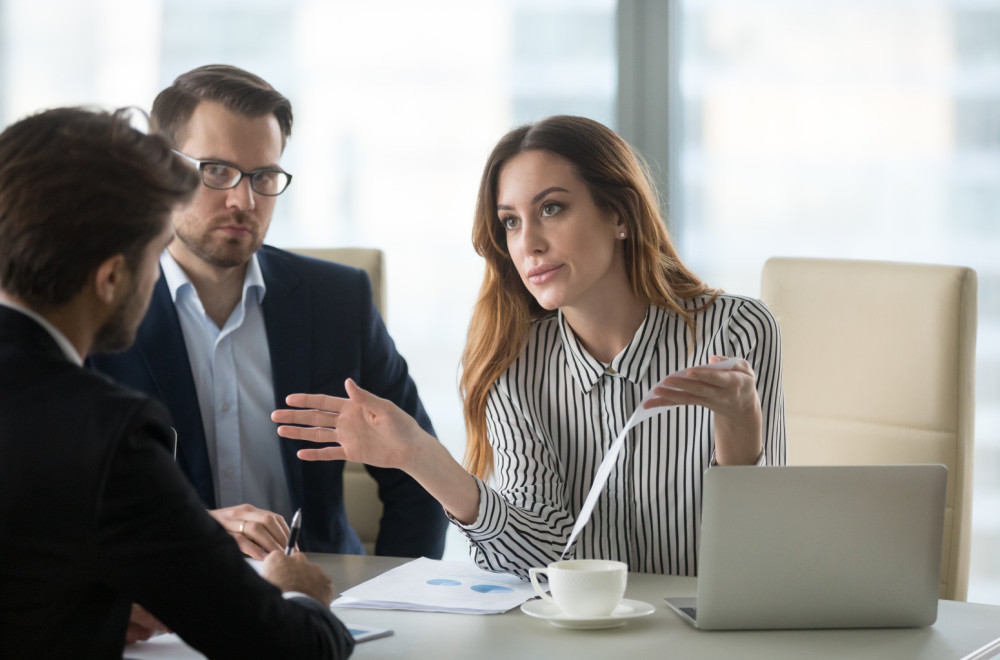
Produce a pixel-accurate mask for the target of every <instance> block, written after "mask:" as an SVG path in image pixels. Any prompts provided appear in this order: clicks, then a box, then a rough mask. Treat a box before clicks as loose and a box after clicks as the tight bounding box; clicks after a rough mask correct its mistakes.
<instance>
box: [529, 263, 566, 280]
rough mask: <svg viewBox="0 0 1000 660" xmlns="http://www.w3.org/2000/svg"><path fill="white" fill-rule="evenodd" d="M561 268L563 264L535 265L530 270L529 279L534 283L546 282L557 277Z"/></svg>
mask: <svg viewBox="0 0 1000 660" xmlns="http://www.w3.org/2000/svg"><path fill="white" fill-rule="evenodd" d="M560 268H562V264H559V265H551V264H546V265H544V266H535V267H534V268H532V269H531V270H529V271H528V281H529V282H531V283H532V284H544V283H545V282H548V281H549V280H551V279H552V278H553V277H555V276H556V273H557V272H558V271H559V269H560Z"/></svg>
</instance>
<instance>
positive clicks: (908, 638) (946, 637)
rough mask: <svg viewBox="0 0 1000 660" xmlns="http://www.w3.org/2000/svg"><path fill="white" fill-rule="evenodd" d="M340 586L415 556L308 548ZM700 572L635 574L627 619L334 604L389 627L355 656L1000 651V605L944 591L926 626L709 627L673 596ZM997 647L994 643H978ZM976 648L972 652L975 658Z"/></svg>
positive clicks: (869, 659)
mask: <svg viewBox="0 0 1000 660" xmlns="http://www.w3.org/2000/svg"><path fill="white" fill-rule="evenodd" d="M308 556H309V557H310V559H311V560H312V561H315V562H316V563H318V564H319V565H320V566H322V567H323V570H324V571H325V572H326V574H327V575H329V576H330V577H331V578H332V579H333V581H334V585H335V587H336V590H337V592H340V591H343V590H346V589H349V588H350V587H353V586H355V585H357V584H360V583H362V582H364V581H366V580H369V579H371V578H373V577H375V576H376V575H379V574H381V573H383V572H385V571H387V570H389V569H391V568H395V567H396V566H399V565H401V564H403V563H405V562H407V561H409V560H407V559H397V558H392V557H363V556H353V555H325V554H309V555H308ZM696 591H697V579H696V578H685V577H674V576H667V575H651V574H644V573H630V574H629V578H628V588H627V590H626V592H625V597H626V598H631V599H634V600H641V601H645V602H647V603H651V604H652V605H653V606H654V607H655V608H656V611H655V612H654V613H653V614H651V615H649V616H647V617H642V618H638V619H631V620H629V621H628V622H626V624H625V625H624V626H622V627H620V628H611V629H606V630H568V629H564V628H557V627H556V626H553V625H551V624H550V623H549V622H547V621H544V620H541V619H536V618H533V617H530V616H528V615H526V614H524V613H523V612H521V611H520V609H513V610H511V611H509V612H507V613H505V614H491V615H467V614H441V613H432V612H408V611H397V610H370V609H359V608H334V612H335V613H336V614H337V616H339V617H340V618H341V619H342V620H344V621H347V622H350V623H354V624H358V625H367V626H372V627H377V628H390V629H392V630H393V631H394V633H393V634H392V635H391V636H389V637H383V638H381V639H375V640H371V641H368V642H363V643H361V644H358V645H357V646H356V647H355V651H354V655H353V656H352V657H354V658H360V659H364V658H394V659H397V658H438V659H442V660H444V659H448V658H455V659H461V660H467V659H468V658H477V659H479V658H481V659H484V660H485V659H488V658H536V657H537V658H544V657H551V658H573V659H574V660H584V659H586V658H616V657H617V658H622V659H624V658H652V657H656V658H746V659H753V658H768V659H770V658H776V657H782V658H810V659H814V658H815V659H821V658H837V659H838V660H842V659H844V658H865V659H866V660H873V659H877V658H907V659H908V660H912V659H920V658H927V659H933V660H941V659H944V658H954V659H955V660H959V659H962V658H969V660H972V658H977V659H978V658H987V657H994V656H996V655H1000V643H998V642H997V640H998V638H1000V607H997V606H992V605H977V604H971V603H962V602H956V601H948V600H942V601H940V606H939V607H938V620H937V622H936V623H935V624H934V625H933V626H930V627H927V628H898V629H872V630H788V631H730V632H702V631H699V630H696V629H694V628H692V627H691V626H689V625H688V624H687V623H685V622H684V621H682V620H681V618H680V617H678V616H677V615H676V614H675V613H674V612H673V611H672V610H671V609H669V608H668V607H667V605H666V603H664V602H663V599H664V597H667V596H693V595H695V593H696ZM991 646H996V648H994V649H992V651H980V653H979V654H975V652H976V651H977V650H981V649H984V648H987V647H991ZM970 654H973V655H971V657H970Z"/></svg>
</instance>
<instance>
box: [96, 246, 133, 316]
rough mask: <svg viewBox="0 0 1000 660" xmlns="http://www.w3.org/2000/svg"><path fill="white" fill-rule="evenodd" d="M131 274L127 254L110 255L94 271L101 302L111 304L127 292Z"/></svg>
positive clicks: (97, 294) (97, 292)
mask: <svg viewBox="0 0 1000 660" xmlns="http://www.w3.org/2000/svg"><path fill="white" fill-rule="evenodd" d="M130 274H131V273H130V271H129V268H128V264H127V263H126V262H125V255H122V254H116V255H114V256H113V257H108V258H107V259H105V260H104V261H102V262H101V264H100V265H99V266H98V267H97V270H96V271H94V293H95V295H96V296H97V298H98V299H99V300H100V301H101V302H103V303H105V304H108V305H110V304H111V303H113V302H114V301H115V300H117V299H118V297H120V296H121V295H122V294H123V293H124V292H125V289H126V288H127V287H128V285H129V276H130Z"/></svg>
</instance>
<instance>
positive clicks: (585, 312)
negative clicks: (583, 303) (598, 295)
mask: <svg viewBox="0 0 1000 660" xmlns="http://www.w3.org/2000/svg"><path fill="white" fill-rule="evenodd" d="M647 310H648V307H647V305H645V304H643V303H641V302H639V300H637V299H636V297H635V295H634V294H632V292H631V291H629V293H628V295H623V296H616V297H614V298H611V299H608V300H605V301H603V302H602V303H600V304H594V305H591V306H590V307H589V308H588V309H582V308H579V307H564V308H562V313H563V316H565V317H566V322H567V323H569V326H570V327H571V328H573V334H575V335H576V338H577V340H578V341H579V342H580V343H581V344H582V345H583V347H584V348H585V349H587V352H588V353H590V354H591V355H592V356H593V357H594V359H596V360H599V361H600V362H603V363H604V364H609V363H610V362H611V361H612V360H613V359H614V358H615V356H616V355H618V354H619V353H621V352H622V349H624V348H625V347H626V346H628V345H629V343H630V342H631V341H632V338H633V337H635V333H636V331H637V330H638V329H639V326H640V325H642V322H643V320H645V318H646V312H647Z"/></svg>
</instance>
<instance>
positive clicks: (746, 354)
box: [459, 294, 785, 576]
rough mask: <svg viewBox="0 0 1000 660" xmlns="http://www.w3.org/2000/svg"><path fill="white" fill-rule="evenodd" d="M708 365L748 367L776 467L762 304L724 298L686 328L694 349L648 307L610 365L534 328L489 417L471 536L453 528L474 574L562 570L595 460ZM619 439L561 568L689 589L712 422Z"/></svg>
mask: <svg viewBox="0 0 1000 660" xmlns="http://www.w3.org/2000/svg"><path fill="white" fill-rule="evenodd" d="M705 302H706V299H705V298H696V299H693V300H689V301H686V302H685V303H684V304H685V306H686V308H688V309H694V308H696V307H697V306H699V305H701V304H704V303H705ZM713 355H724V356H727V357H741V358H744V359H745V360H747V361H748V362H749V363H750V365H751V366H752V367H753V370H754V372H755V374H756V378H757V393H758V396H759V397H760V401H761V409H762V416H763V435H762V437H763V455H762V457H761V461H760V463H761V464H769V465H781V464H783V463H784V462H785V415H784V396H783V393H782V387H781V343H780V334H779V330H778V325H777V323H776V321H775V320H774V317H773V316H772V315H771V313H770V312H769V311H768V310H767V308H766V307H764V305H763V303H761V302H760V301H758V300H754V299H752V298H746V297H742V296H735V295H727V294H722V295H720V296H719V297H718V298H717V299H716V300H715V301H714V302H713V303H712V304H711V305H710V306H709V307H708V308H707V309H705V310H704V311H702V312H700V313H698V314H696V315H695V332H694V336H693V337H692V333H691V332H690V331H689V330H688V326H687V325H686V324H685V323H684V321H683V320H682V319H681V318H680V317H678V316H677V315H676V314H674V313H672V312H670V311H668V310H664V309H661V308H658V307H650V308H649V311H648V313H647V315H646V319H645V321H644V322H643V324H642V325H641V326H640V327H639V330H638V331H637V332H636V334H635V337H634V338H633V339H632V342H631V343H630V344H629V345H628V346H627V347H626V348H625V349H624V350H623V351H622V352H621V353H620V354H619V355H618V356H617V357H615V359H614V360H613V361H612V362H611V364H610V365H604V364H602V363H601V362H599V361H597V360H595V359H594V358H593V357H591V356H590V355H589V354H588V353H587V352H586V351H585V350H584V349H583V347H582V346H581V345H580V344H579V342H577V340H576V338H575V336H574V335H573V331H572V329H571V328H570V327H569V325H568V324H567V323H566V321H565V319H564V318H563V316H562V314H561V313H559V314H553V315H551V316H548V317H546V318H543V319H540V320H538V321H535V322H534V323H533V324H532V326H531V330H530V335H529V338H528V342H527V345H526V347H525V349H524V351H523V352H522V353H521V355H520V356H519V357H518V358H517V360H515V362H514V363H513V364H512V365H511V366H510V368H508V369H507V371H506V372H505V373H504V374H503V376H501V377H500V378H499V379H498V380H497V382H496V383H494V385H493V388H492V389H491V391H490V395H489V400H488V403H487V409H486V416H487V432H488V436H489V441H490V444H491V445H492V447H493V460H494V476H493V478H492V480H491V485H490V486H487V485H486V484H484V483H482V482H479V489H480V509H479V517H478V519H477V520H476V522H475V523H473V524H471V525H464V526H463V525H459V528H460V529H461V530H462V532H463V533H464V534H465V535H466V537H467V538H468V539H469V541H470V546H471V548H470V549H471V553H472V557H473V559H474V560H475V561H476V563H477V564H479V565H480V566H482V567H483V568H486V569H489V570H494V571H505V572H513V573H516V574H519V575H522V576H524V575H526V574H527V569H528V568H529V567H532V566H545V565H546V564H548V563H549V562H552V561H555V560H556V559H558V558H559V555H560V553H561V552H562V550H563V547H564V546H565V544H566V540H567V539H568V537H569V534H570V531H571V530H572V528H573V524H574V522H575V516H576V514H577V513H578V512H579V511H580V507H581V505H582V504H583V501H584V499H585V498H586V496H587V492H588V491H589V490H590V486H591V484H592V482H593V479H594V474H595V472H596V471H597V468H598V466H599V465H600V463H601V460H602V459H603V458H604V455H605V453H606V452H607V451H608V449H609V448H610V446H611V444H612V443H613V442H614V440H615V438H616V437H617V436H618V434H619V433H620V432H621V430H622V429H623V428H624V426H625V424H626V422H627V421H628V419H629V417H630V416H631V415H632V412H633V411H634V410H635V408H636V406H638V405H639V402H640V401H641V400H642V398H643V396H644V395H645V394H646V393H647V392H648V391H649V390H650V389H651V388H652V387H653V386H654V385H655V384H656V383H658V382H659V381H661V380H662V379H663V378H665V377H666V376H667V375H669V374H671V373H673V372H674V371H677V370H678V369H683V368H686V367H692V366H697V365H702V364H707V363H708V361H709V357H710V356H713ZM629 436H630V437H629V438H628V440H627V441H626V442H625V445H624V447H623V449H622V451H621V454H620V455H619V457H618V460H617V464H616V466H615V468H614V470H613V471H612V472H611V475H610V477H609V479H608V483H607V485H606V486H605V489H604V492H603V493H602V495H601V498H600V499H599V500H598V502H597V505H596V506H595V508H594V512H593V515H592V517H591V519H590V522H589V523H588V524H587V526H586V527H585V528H584V529H583V531H582V532H581V533H580V536H579V537H578V538H577V541H576V543H575V545H574V548H573V549H572V550H571V551H570V554H571V555H573V556H575V557H578V558H582V557H595V558H601V559H617V560H620V561H623V562H625V563H627V564H628V566H629V570H631V571H643V572H652V573H668V574H673V575H696V574H697V571H698V566H697V557H698V538H699V532H700V525H699V521H700V520H701V482H702V473H703V472H704V471H705V470H706V469H707V468H708V467H709V464H710V462H711V461H712V458H713V452H714V440H713V438H714V433H713V415H712V413H711V411H709V410H708V409H706V408H703V407H700V406H683V407H677V408H671V409H669V410H667V411H666V412H663V413H661V414H659V415H656V416H654V417H653V418H651V419H649V420H646V421H644V422H642V423H641V424H639V425H638V426H637V427H635V428H634V429H632V430H631V431H629Z"/></svg>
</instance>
